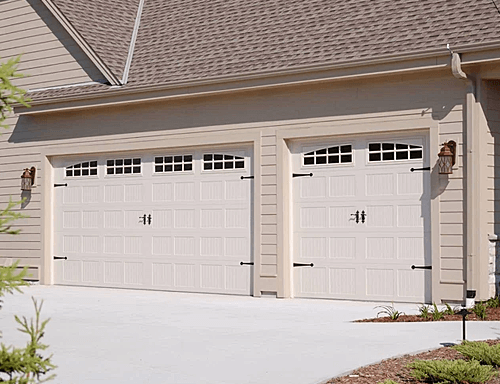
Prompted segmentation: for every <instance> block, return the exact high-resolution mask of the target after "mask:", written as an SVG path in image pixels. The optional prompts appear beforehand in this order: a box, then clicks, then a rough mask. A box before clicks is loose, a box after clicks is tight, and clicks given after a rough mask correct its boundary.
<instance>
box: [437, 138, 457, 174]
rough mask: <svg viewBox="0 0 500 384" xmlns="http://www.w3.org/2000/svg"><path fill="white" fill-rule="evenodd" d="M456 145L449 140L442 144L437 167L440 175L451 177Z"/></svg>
mask: <svg viewBox="0 0 500 384" xmlns="http://www.w3.org/2000/svg"><path fill="white" fill-rule="evenodd" d="M456 147H457V143H455V142H454V141H453V140H450V141H448V142H446V143H444V144H443V147H442V148H441V151H440V152H439V153H438V157H439V160H438V166H439V174H440V175H451V174H452V173H453V166H454V165H455V152H456Z"/></svg>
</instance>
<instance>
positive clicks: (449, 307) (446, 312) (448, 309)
mask: <svg viewBox="0 0 500 384" xmlns="http://www.w3.org/2000/svg"><path fill="white" fill-rule="evenodd" d="M444 305H446V309H445V310H444V311H443V313H444V314H445V315H454V314H455V311H454V310H453V308H451V306H450V304H448V303H444Z"/></svg>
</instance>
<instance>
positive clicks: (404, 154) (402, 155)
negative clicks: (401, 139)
mask: <svg viewBox="0 0 500 384" xmlns="http://www.w3.org/2000/svg"><path fill="white" fill-rule="evenodd" d="M406 159H408V152H406V151H404V152H396V160H406Z"/></svg>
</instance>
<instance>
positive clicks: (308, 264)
mask: <svg viewBox="0 0 500 384" xmlns="http://www.w3.org/2000/svg"><path fill="white" fill-rule="evenodd" d="M293 267H294V268H296V267H314V264H313V263H293Z"/></svg>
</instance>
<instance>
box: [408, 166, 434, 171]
mask: <svg viewBox="0 0 500 384" xmlns="http://www.w3.org/2000/svg"><path fill="white" fill-rule="evenodd" d="M430 170H431V167H423V168H410V172H415V171H430Z"/></svg>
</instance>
